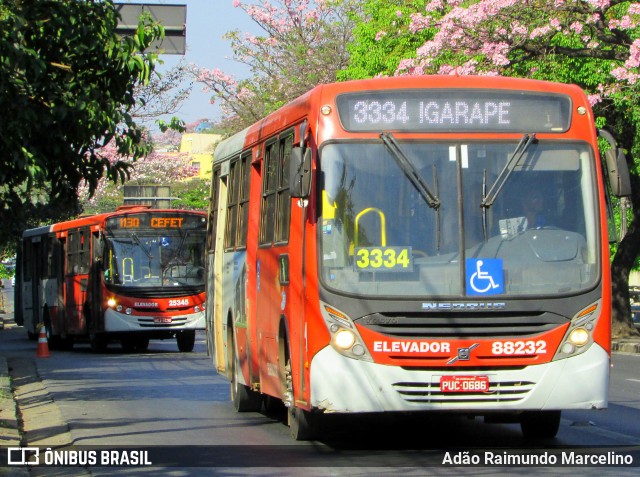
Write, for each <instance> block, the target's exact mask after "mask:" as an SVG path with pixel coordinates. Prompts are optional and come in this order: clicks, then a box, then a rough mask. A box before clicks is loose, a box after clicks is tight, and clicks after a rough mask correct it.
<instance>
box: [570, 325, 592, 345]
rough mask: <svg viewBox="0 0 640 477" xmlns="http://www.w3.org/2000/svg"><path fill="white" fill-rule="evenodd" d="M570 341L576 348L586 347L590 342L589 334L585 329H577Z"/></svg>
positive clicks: (571, 335) (572, 333)
mask: <svg viewBox="0 0 640 477" xmlns="http://www.w3.org/2000/svg"><path fill="white" fill-rule="evenodd" d="M569 341H571V343H573V344H574V345H576V346H584V345H586V344H587V343H588V342H589V332H588V331H587V330H585V329H584V328H576V329H575V330H573V331H572V332H571V334H569Z"/></svg>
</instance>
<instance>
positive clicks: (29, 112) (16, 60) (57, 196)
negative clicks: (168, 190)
mask: <svg viewBox="0 0 640 477" xmlns="http://www.w3.org/2000/svg"><path fill="white" fill-rule="evenodd" d="M117 21H118V16H117V11H116V9H115V7H114V4H113V2H112V1H111V0H0V110H1V111H2V135H1V136H0V148H1V149H2V155H1V156H0V223H2V224H3V227H2V229H1V230H0V244H4V243H7V242H9V241H11V240H12V239H15V237H17V236H18V234H19V233H20V231H21V230H22V229H23V228H25V227H26V226H33V225H37V223H38V220H39V219H38V218H39V217H47V218H48V219H51V220H57V219H60V218H63V217H60V216H61V215H62V216H65V215H66V216H70V215H74V213H75V212H77V211H78V210H79V209H78V197H77V191H76V190H77V187H78V185H79V184H80V182H81V181H86V183H87V184H88V186H89V189H90V191H91V192H93V191H94V190H95V188H96V187H97V185H98V183H99V180H100V178H101V177H103V175H106V176H107V177H109V178H110V179H112V180H123V179H125V178H126V177H127V174H128V169H129V167H130V166H129V165H127V164H126V163H125V162H122V161H116V162H111V161H109V159H108V158H106V157H104V156H103V155H102V154H101V149H102V148H103V147H104V146H105V145H106V144H109V143H113V144H115V145H116V148H117V150H118V152H119V153H120V155H122V156H123V157H124V156H126V157H128V158H129V160H130V161H135V160H137V159H138V158H141V157H144V156H145V155H146V154H147V153H148V151H149V145H148V143H147V141H146V139H145V137H144V134H143V131H142V129H141V128H139V127H138V126H137V125H136V123H135V122H134V120H133V116H132V114H131V111H132V109H133V108H134V106H135V105H136V98H135V95H134V91H135V88H136V86H137V85H140V84H144V83H146V82H148V80H149V78H150V76H151V74H152V72H153V70H154V65H155V60H156V56H155V55H144V54H142V52H143V50H144V49H145V48H146V47H147V46H148V45H149V43H150V42H151V41H153V40H154V39H157V38H161V37H162V35H163V30H162V27H161V26H159V25H157V24H153V23H152V22H150V21H149V20H143V21H141V23H140V25H139V27H138V30H137V32H136V34H135V35H133V36H132V37H128V38H121V37H119V36H118V35H116V33H115V28H116V25H117ZM52 211H57V213H53V214H52V213H51V212H52Z"/></svg>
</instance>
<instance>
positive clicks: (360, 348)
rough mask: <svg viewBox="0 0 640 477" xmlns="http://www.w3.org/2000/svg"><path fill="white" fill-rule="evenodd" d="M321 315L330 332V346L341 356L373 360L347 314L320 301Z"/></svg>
mask: <svg viewBox="0 0 640 477" xmlns="http://www.w3.org/2000/svg"><path fill="white" fill-rule="evenodd" d="M320 310H321V312H322V317H323V318H324V322H325V324H326V325H327V329H328V330H329V333H330V334H331V347H332V348H333V349H334V350H336V351H337V352H338V353H340V354H341V355H343V356H347V357H348V358H353V359H361V360H363V361H373V358H372V357H371V355H370V354H369V351H367V347H366V346H365V344H364V341H362V338H361V337H360V333H358V330H357V328H356V325H355V323H354V322H353V320H352V319H351V318H349V316H348V315H346V314H345V313H343V312H342V311H340V310H337V309H336V308H334V307H332V306H329V305H327V304H325V303H322V304H321V306H320Z"/></svg>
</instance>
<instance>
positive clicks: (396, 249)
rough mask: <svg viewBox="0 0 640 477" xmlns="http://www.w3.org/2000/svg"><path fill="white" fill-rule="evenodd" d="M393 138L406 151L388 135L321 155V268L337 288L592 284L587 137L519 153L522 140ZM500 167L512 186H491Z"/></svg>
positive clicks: (499, 289)
mask: <svg viewBox="0 0 640 477" xmlns="http://www.w3.org/2000/svg"><path fill="white" fill-rule="evenodd" d="M523 139H525V138H523ZM392 140H393V142H395V143H396V144H397V146H398V149H399V152H398V151H396V152H394V151H393V149H392V148H391V147H389V146H388V145H387V146H385V144H383V142H382V141H379V142H372V143H362V142H359V143H341V144H330V145H327V146H325V147H323V148H322V150H321V152H320V154H321V155H320V164H321V171H322V172H321V174H320V179H321V180H320V186H319V189H320V193H321V197H320V199H321V203H322V209H321V218H320V220H321V226H322V230H321V231H320V234H321V237H320V239H321V251H320V254H321V256H320V263H321V269H322V279H323V282H324V283H325V284H326V285H327V286H328V287H329V288H332V289H334V290H336V291H340V292H344V293H349V294H354V295H368V296H407V297H409V296H413V297H434V296H449V297H461V296H468V295H482V294H485V293H486V294H492V295H505V296H522V295H543V294H544V295H548V294H564V293H576V292H578V291H579V290H583V289H585V288H587V287H590V286H593V285H594V284H595V282H596V280H597V278H598V273H599V264H598V263H597V259H596V255H597V254H596V253H595V251H596V247H597V245H598V244H597V238H596V236H597V235H596V220H597V219H596V217H597V213H598V208H597V201H596V199H595V192H594V191H595V190H596V186H595V173H594V170H593V166H592V164H593V152H592V150H591V149H590V147H589V146H588V145H587V144H586V143H578V142H573V143H570V142H562V143H560V142H552V141H531V142H530V144H528V145H527V146H526V147H524V151H522V154H521V155H516V156H515V157H514V153H515V152H516V151H517V150H518V148H519V147H522V146H523V144H524V143H525V142H523V141H521V144H520V145H519V144H518V141H510V142H469V143H453V142H452V143H445V142H416V141H413V142H404V141H397V142H396V141H395V139H393V138H392ZM399 154H401V155H402V156H404V161H405V165H404V166H403V161H402V160H400V159H399V158H398V155H399ZM512 158H513V160H512ZM510 160H511V162H510ZM501 173H502V174H503V176H504V175H505V174H506V175H507V178H506V180H505V181H504V185H503V187H494V184H495V183H496V179H497V178H498V177H499V176H500V174H501ZM421 184H422V186H424V187H421ZM492 188H493V191H492ZM425 190H426V191H428V192H426V191H425ZM492 192H493V193H492ZM430 194H432V196H434V197H435V199H437V201H435V202H437V205H435V206H434V201H433V200H432V199H430V198H429V195H430ZM487 197H490V198H492V199H493V200H490V201H488V200H487ZM492 274H493V275H492ZM474 275H475V276H474ZM489 276H491V281H489V279H488V277H489ZM471 278H474V279H476V280H477V279H478V278H480V279H481V280H480V281H475V282H474V281H473V280H471V281H470V279H471ZM494 278H495V280H494ZM484 281H486V283H487V286H486V287H485V283H484ZM490 287H493V288H490Z"/></svg>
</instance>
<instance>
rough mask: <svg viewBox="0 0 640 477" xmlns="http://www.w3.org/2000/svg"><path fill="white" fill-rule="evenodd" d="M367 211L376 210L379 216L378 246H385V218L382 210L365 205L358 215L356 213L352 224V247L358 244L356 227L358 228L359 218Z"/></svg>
mask: <svg viewBox="0 0 640 477" xmlns="http://www.w3.org/2000/svg"><path fill="white" fill-rule="evenodd" d="M369 212H377V213H378V217H380V246H381V247H386V246H387V220H386V218H385V216H384V212H382V211H381V210H380V209H378V208H376V207H367V208H366V209H364V210H362V211H361V212H360V213H359V214H358V215H356V218H355V221H354V225H353V228H354V237H353V245H354V247H357V246H358V228H359V223H360V219H361V218H362V216H363V215H366V214H368V213H369Z"/></svg>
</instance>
